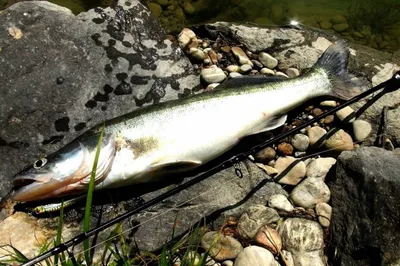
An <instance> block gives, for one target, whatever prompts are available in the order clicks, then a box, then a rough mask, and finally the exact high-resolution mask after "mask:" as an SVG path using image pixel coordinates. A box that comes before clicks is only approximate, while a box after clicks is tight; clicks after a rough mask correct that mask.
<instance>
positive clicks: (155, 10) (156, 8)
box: [149, 3, 162, 18]
mask: <svg viewBox="0 0 400 266" xmlns="http://www.w3.org/2000/svg"><path fill="white" fill-rule="evenodd" d="M149 9H150V11H151V14H152V15H153V16H154V17H155V18H159V17H160V16H161V14H162V7H161V6H160V5H159V4H156V3H149Z"/></svg>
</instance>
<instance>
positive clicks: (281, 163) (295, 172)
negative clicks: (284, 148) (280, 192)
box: [274, 156, 306, 185]
mask: <svg viewBox="0 0 400 266" xmlns="http://www.w3.org/2000/svg"><path fill="white" fill-rule="evenodd" d="M294 161H296V158H294V157H291V156H285V157H279V158H278V160H276V163H275V166H274V168H275V169H276V170H278V176H279V177H280V175H281V173H283V176H282V178H281V179H280V180H279V181H278V183H280V184H287V185H297V184H298V183H299V182H300V180H301V179H303V177H305V175H306V165H305V164H304V162H303V161H297V162H296V165H294V166H293V168H291V169H290V170H289V171H288V172H287V173H286V171H285V170H286V169H287V168H288V167H289V166H290V165H291V164H292V163H293V162H294Z"/></svg>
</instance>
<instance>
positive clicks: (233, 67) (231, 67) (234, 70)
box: [226, 65, 240, 72]
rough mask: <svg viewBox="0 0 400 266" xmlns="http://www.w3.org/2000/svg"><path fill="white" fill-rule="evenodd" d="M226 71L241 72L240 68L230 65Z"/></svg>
mask: <svg viewBox="0 0 400 266" xmlns="http://www.w3.org/2000/svg"><path fill="white" fill-rule="evenodd" d="M226 71H228V72H239V71H240V66H237V65H229V66H227V67H226Z"/></svg>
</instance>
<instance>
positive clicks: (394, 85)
mask: <svg viewBox="0 0 400 266" xmlns="http://www.w3.org/2000/svg"><path fill="white" fill-rule="evenodd" d="M399 88H400V71H398V72H396V73H395V74H394V75H393V76H392V78H390V79H389V80H387V81H385V82H382V83H381V84H379V85H377V86H375V87H373V88H371V89H369V90H366V91H365V92H362V93H361V94H359V95H357V96H355V97H353V98H351V99H350V100H348V101H346V102H344V103H343V104H341V105H339V106H336V107H334V108H332V109H331V110H329V111H326V112H324V113H323V114H321V115H319V116H316V117H315V118H313V119H311V120H309V121H307V122H305V123H303V124H301V125H299V126H298V127H295V128H293V129H291V130H288V131H286V132H284V133H282V134H279V135H278V136H276V137H274V138H272V139H270V140H267V141H265V142H264V143H261V144H259V145H256V146H254V147H253V148H251V149H250V150H248V151H247V152H243V153H239V154H237V155H235V156H233V157H231V158H230V159H228V160H226V161H224V162H222V163H221V164H219V165H217V166H215V167H213V168H211V169H209V170H208V171H206V172H204V173H201V174H199V175H197V176H195V177H194V178H193V179H191V180H189V181H187V182H185V183H183V184H182V185H179V186H177V187H175V188H173V189H171V190H169V191H167V192H165V193H163V194H161V195H159V196H157V197H155V198H153V199H151V200H149V201H147V202H145V203H143V204H142V205H140V206H138V207H136V208H134V209H132V210H130V211H127V212H125V213H123V214H121V215H119V216H117V217H115V218H113V219H111V220H110V221H107V222H105V223H103V224H101V225H99V226H97V227H96V228H93V229H91V230H89V231H87V232H83V233H81V234H79V235H77V236H75V237H74V238H72V239H70V240H68V241H66V242H64V243H61V244H59V245H57V246H55V247H53V248H52V249H50V250H48V251H47V252H45V253H43V254H41V255H39V256H37V257H35V258H33V259H31V260H29V261H27V262H25V263H24V264H22V265H23V266H30V265H34V264H36V263H38V262H41V261H43V260H45V259H47V258H49V257H51V256H54V255H57V254H59V253H61V252H64V251H67V252H68V248H70V247H72V246H75V245H77V244H80V243H82V242H83V241H84V240H86V239H88V238H90V237H91V236H93V235H95V234H97V233H99V232H101V231H103V230H105V229H107V228H109V227H111V226H113V225H115V224H117V223H119V222H121V221H123V220H125V219H126V218H129V217H130V216H132V215H134V214H137V213H139V212H140V211H143V210H145V209H147V208H150V207H152V206H154V205H156V204H158V203H160V202H161V201H163V200H165V199H167V198H169V197H171V196H173V195H175V194H177V193H179V192H180V191H182V190H184V189H187V188H189V187H191V186H193V185H195V184H197V183H199V182H201V181H203V180H204V179H206V178H208V177H210V176H211V175H213V174H216V173H218V172H220V171H222V170H224V169H226V168H229V167H231V166H233V167H234V168H235V173H236V175H237V176H238V177H239V178H242V177H243V173H242V171H241V170H240V168H238V167H236V165H237V164H238V163H240V162H241V161H243V160H245V159H246V158H248V156H250V155H252V154H254V153H256V152H258V151H260V150H262V149H264V148H266V147H268V146H270V145H271V144H273V143H275V142H277V141H279V140H282V139H284V138H286V137H288V136H290V135H292V134H293V133H296V132H297V131H299V130H301V129H303V128H306V127H308V126H310V125H312V124H314V123H315V122H318V121H319V120H320V119H322V118H324V117H326V116H328V115H331V114H334V113H336V112H337V111H339V110H340V109H342V108H344V107H346V106H348V105H350V104H352V103H355V102H357V101H359V100H361V99H362V98H364V97H366V96H368V95H370V94H373V93H374V92H376V91H378V90H380V89H384V91H385V93H388V92H392V91H395V90H397V89H399ZM382 95H383V94H382Z"/></svg>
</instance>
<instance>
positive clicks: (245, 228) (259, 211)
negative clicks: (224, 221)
mask: <svg viewBox="0 0 400 266" xmlns="http://www.w3.org/2000/svg"><path fill="white" fill-rule="evenodd" d="M279 218H280V217H279V214H278V213H277V212H276V211H275V210H274V209H272V208H269V207H265V206H263V205H253V206H251V207H250V208H249V209H248V210H246V212H245V213H243V214H242V216H241V217H240V219H239V222H238V225H237V230H238V233H239V235H240V236H241V237H243V238H245V239H252V238H253V237H255V235H256V234H257V232H258V230H259V229H260V227H261V226H263V225H268V224H272V223H275V222H277V221H278V220H279Z"/></svg>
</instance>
